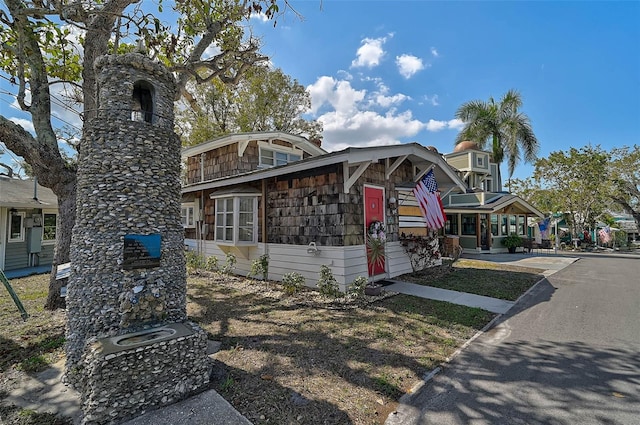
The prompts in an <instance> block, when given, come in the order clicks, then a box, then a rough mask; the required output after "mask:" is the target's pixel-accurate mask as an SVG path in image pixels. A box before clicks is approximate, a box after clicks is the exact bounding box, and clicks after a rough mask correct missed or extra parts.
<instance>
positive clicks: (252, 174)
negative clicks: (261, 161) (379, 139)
mask: <svg viewBox="0 0 640 425" xmlns="http://www.w3.org/2000/svg"><path fill="white" fill-rule="evenodd" d="M385 159H389V160H391V159H394V161H393V162H390V163H389V167H388V169H387V174H391V172H393V171H394V170H395V169H396V168H397V167H398V166H399V165H400V164H401V163H402V161H404V160H405V159H408V160H410V161H411V162H412V163H413V165H415V166H416V167H418V168H420V169H422V170H427V169H428V168H429V167H431V165H435V167H434V174H435V177H436V180H437V182H438V186H439V188H440V190H441V191H446V190H449V189H459V190H461V191H465V190H466V186H465V184H464V182H463V181H462V180H461V179H460V177H458V175H457V174H456V172H455V171H454V170H453V169H452V168H451V167H450V166H449V165H448V164H447V163H446V161H445V160H444V158H443V157H442V156H441V155H440V154H438V153H436V152H433V151H431V150H429V149H427V148H425V147H424V146H422V145H420V144H418V143H404V144H398V145H389V146H375V147H364V148H356V147H351V148H346V149H344V150H341V151H337V152H331V153H325V154H324V155H319V156H312V157H309V158H306V159H303V160H301V161H296V162H291V163H289V164H286V165H281V166H278V167H272V168H263V169H258V170H254V171H249V172H247V173H243V174H239V175H234V176H228V177H221V178H218V179H214V180H210V181H206V182H202V183H194V184H191V185H187V186H184V187H183V189H182V193H188V192H193V191H197V190H202V189H214V188H219V187H224V186H228V185H235V184H241V183H247V182H250V181H256V180H261V179H266V178H271V177H276V176H282V175H285V174H290V173H296V172H300V171H306V170H309V169H310V168H319V167H324V166H327V165H335V164H340V163H342V164H344V165H345V166H346V167H352V166H354V167H355V166H358V167H359V169H360V168H361V167H362V168H365V169H366V166H367V165H368V164H371V163H375V162H377V161H379V160H385ZM357 175H358V171H357V170H356V172H354V173H353V174H351V176H352V177H355V178H357ZM349 180H352V178H350V176H349V175H348V173H345V184H347V185H348V184H349Z"/></svg>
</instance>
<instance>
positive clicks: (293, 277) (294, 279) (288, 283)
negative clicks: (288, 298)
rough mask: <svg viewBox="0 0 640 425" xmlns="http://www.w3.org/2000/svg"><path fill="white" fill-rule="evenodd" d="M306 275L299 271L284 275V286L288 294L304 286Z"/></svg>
mask: <svg viewBox="0 0 640 425" xmlns="http://www.w3.org/2000/svg"><path fill="white" fill-rule="evenodd" d="M304 281H305V279H304V276H302V275H301V274H300V273H298V272H291V273H286V274H284V276H282V286H283V287H284V292H285V293H286V294H287V295H293V294H295V293H296V292H298V291H300V290H301V289H302V288H303V287H304Z"/></svg>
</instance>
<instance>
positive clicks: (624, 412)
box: [386, 254, 640, 425]
mask: <svg viewBox="0 0 640 425" xmlns="http://www.w3.org/2000/svg"><path fill="white" fill-rule="evenodd" d="M415 424H421V425H422V424H437V425H450V424H460V425H480V424H509V425H514V424H528V425H537V424H545V425H547V424H554V425H555V424H562V425H574V424H580V425H588V424H598V425H600V424H606V425H608V424H624V425H638V424H640V256H638V255H626V256H625V255H620V254H610V255H607V254H593V255H588V256H586V255H585V256H581V259H580V260H578V261H577V262H575V263H574V264H572V265H570V266H569V267H567V268H565V269H563V270H561V271H559V272H557V273H555V274H553V275H551V276H549V277H548V278H547V280H545V281H543V282H541V283H540V284H538V286H536V288H535V290H534V291H532V292H530V293H529V295H528V296H527V297H525V298H524V299H523V300H522V302H520V303H518V304H517V305H516V306H514V307H513V308H512V309H511V310H510V311H509V312H508V313H507V314H506V315H504V316H503V317H502V318H501V319H500V320H499V321H498V322H497V324H496V326H494V327H493V328H492V329H491V330H489V331H487V332H486V333H484V334H482V335H481V336H480V337H479V338H477V339H476V340H474V341H473V342H472V343H471V344H470V345H469V346H468V347H467V348H466V349H465V350H463V352H462V353H461V354H460V355H458V356H457V357H456V358H455V359H454V360H453V361H452V362H451V363H450V364H449V365H447V366H446V367H444V368H443V370H442V371H441V372H440V373H438V374H436V375H435V376H434V377H433V378H432V379H430V380H429V381H427V383H426V384H425V385H424V386H423V387H422V388H421V389H420V390H419V391H418V392H416V393H415V394H414V395H413V396H411V397H409V399H408V400H406V401H405V403H404V404H402V405H401V406H400V407H399V409H398V412H396V413H394V414H391V415H390V416H389V418H388V419H387V422H386V425H415Z"/></svg>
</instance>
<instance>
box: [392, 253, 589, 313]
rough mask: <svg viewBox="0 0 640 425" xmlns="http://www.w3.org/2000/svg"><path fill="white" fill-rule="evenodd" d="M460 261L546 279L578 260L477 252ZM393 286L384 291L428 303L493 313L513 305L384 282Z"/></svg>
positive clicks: (552, 255) (558, 256)
mask: <svg viewBox="0 0 640 425" xmlns="http://www.w3.org/2000/svg"><path fill="white" fill-rule="evenodd" d="M462 258H466V259H473V260H481V261H490V262H495V263H501V264H508V265H512V266H518V267H527V268H534V269H538V270H540V274H542V275H544V276H545V277H548V276H550V275H552V274H553V273H556V272H557V271H559V270H562V269H563V268H565V267H567V266H568V265H570V264H572V263H573V262H575V261H576V260H578V258H577V257H570V256H565V255H557V254H547V255H535V254H532V253H531V254H477V253H464V254H463V255H462ZM386 280H387V281H389V282H394V283H393V284H391V285H389V286H387V287H386V289H387V290H389V291H392V292H399V293H401V294H406V295H413V296H416V297H420V298H426V299H430V300H437V301H446V302H450V303H452V304H459V305H465V306H467V307H477V308H481V309H483V310H487V311H490V312H492V313H499V314H504V313H506V312H507V311H509V309H511V307H513V305H514V304H515V302H513V301H506V300H500V299H496V298H491V297H485V296H482V295H474V294H468V293H465V292H458V291H451V290H448V289H441V288H434V287H431V286H425V285H418V284H415V283H409V282H403V281H400V280H397V279H386Z"/></svg>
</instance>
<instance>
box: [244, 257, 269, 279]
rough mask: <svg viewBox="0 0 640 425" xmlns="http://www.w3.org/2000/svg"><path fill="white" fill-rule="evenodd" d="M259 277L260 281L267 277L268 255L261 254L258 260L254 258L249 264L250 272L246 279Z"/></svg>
mask: <svg viewBox="0 0 640 425" xmlns="http://www.w3.org/2000/svg"><path fill="white" fill-rule="evenodd" d="M257 276H261V278H262V280H267V279H268V277H269V254H262V255H261V256H260V258H256V259H255V260H253V261H252V262H251V270H249V274H248V276H247V277H257Z"/></svg>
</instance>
